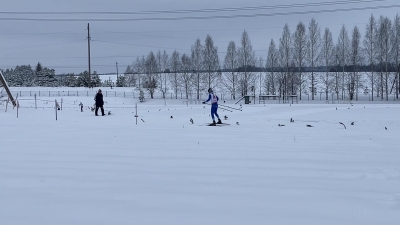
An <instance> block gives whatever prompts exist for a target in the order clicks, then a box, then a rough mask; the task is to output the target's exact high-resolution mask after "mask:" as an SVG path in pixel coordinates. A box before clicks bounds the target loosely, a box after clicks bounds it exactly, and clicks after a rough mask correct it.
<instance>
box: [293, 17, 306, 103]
mask: <svg viewBox="0 0 400 225" xmlns="http://www.w3.org/2000/svg"><path fill="white" fill-rule="evenodd" d="M293 57H294V61H295V64H296V67H297V73H298V76H299V79H298V80H299V82H300V83H299V89H300V90H299V99H300V100H301V94H302V84H303V76H302V74H303V67H304V66H305V60H306V57H307V34H306V26H305V25H304V24H303V22H299V23H298V24H297V28H296V31H295V33H294V37H293Z"/></svg>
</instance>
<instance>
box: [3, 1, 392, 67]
mask: <svg viewBox="0 0 400 225" xmlns="http://www.w3.org/2000/svg"><path fill="white" fill-rule="evenodd" d="M370 1H371V2H369V3H352V4H349V3H348V2H349V0H341V2H346V4H343V5H330V6H314V7H302V8H296V7H294V5H293V4H303V3H322V2H334V0H322V1H321V0H303V1H296V0H280V1H276V0H272V1H266V0H246V1H244V0H202V1H189V0H168V1H166V0H165V1H163V0H143V1H132V0H114V1H110V0H68V1H66V0H62V1H61V0H36V1H31V0H1V3H0V12H1V14H0V52H1V54H0V68H1V69H4V70H5V69H7V68H15V66H17V65H28V64H29V65H31V66H33V67H34V66H35V65H36V64H37V62H40V63H42V65H43V66H45V67H49V68H53V69H55V70H56V74H60V73H67V72H75V73H79V72H82V71H84V70H87V68H88V58H87V56H88V50H87V40H86V37H87V29H86V28H87V23H90V29H91V32H90V34H91V38H92V41H91V64H92V71H97V72H98V73H110V72H111V73H112V72H116V62H118V65H119V72H120V73H123V72H124V71H125V69H126V67H127V66H128V65H129V64H132V62H133V61H134V60H135V59H136V57H137V56H142V55H145V56H147V54H148V53H149V52H150V51H153V52H154V53H156V52H157V51H158V50H161V51H163V50H166V51H167V52H168V54H170V55H171V53H172V52H173V51H174V50H177V51H178V52H179V53H181V54H183V53H187V54H188V53H190V48H191V46H192V45H193V43H194V42H195V41H196V39H197V38H200V40H201V41H202V43H204V39H205V37H206V36H207V34H210V35H211V37H212V38H213V40H214V43H215V45H216V46H217V47H218V51H219V52H220V53H219V55H220V60H221V62H222V61H223V58H224V56H225V53H224V52H225V51H226V48H227V46H228V43H229V42H230V41H235V43H236V45H237V46H239V45H240V38H241V35H242V33H243V30H246V31H247V32H248V34H249V37H250V40H251V42H252V45H253V49H254V50H255V52H256V55H257V56H259V57H260V56H261V57H263V59H264V60H265V59H266V58H267V50H268V45H269V43H270V41H271V39H274V41H275V43H276V44H278V42H279V38H280V36H281V34H282V29H283V26H284V25H285V23H287V24H288V25H289V27H290V30H291V32H292V33H293V32H294V30H295V27H296V25H297V24H298V22H299V21H302V22H303V23H305V24H306V25H308V23H309V22H310V20H311V19H312V18H315V19H316V20H317V22H318V23H319V25H320V26H321V31H323V29H325V27H329V28H330V30H331V31H332V33H333V37H334V41H335V42H336V40H337V36H338V33H339V29H340V28H341V26H342V25H343V24H345V25H346V27H347V29H348V31H349V35H350V34H351V30H352V29H353V28H354V26H356V25H357V26H358V27H359V29H360V31H361V32H362V34H364V27H365V25H366V23H367V22H368V18H369V17H370V15H371V13H373V14H374V16H375V17H376V18H378V17H379V16H381V15H383V16H387V17H389V18H390V19H392V20H393V18H394V17H395V16H396V14H397V13H398V12H400V7H391V8H380V9H376V8H375V9H365V10H360V11H348V12H339V11H337V12H331V13H328V12H324V13H306V14H300V15H299V14H291V15H284V16H257V17H249V18H240V17H238V15H255V14H271V13H285V12H286V13H287V12H310V11H320V10H335V9H344V8H347V9H354V8H364V7H375V6H384V5H386V6H394V5H398V6H400V3H399V1H396V0H386V1H373V0H370ZM277 5H290V7H289V8H283V9H276V8H275V9H262V10H261V9H257V10H238V11H231V12H221V11H219V12H213V13H204V12H198V10H200V9H221V8H241V7H261V6H277ZM188 9H190V10H195V11H194V12H190V13H176V10H188ZM160 10H162V11H166V10H174V11H175V13H169V14H165V13H164V14H160V13H156V14H142V15H123V14H122V15H121V14H107V13H109V12H143V11H160ZM196 10H197V12H196ZM4 12H17V13H11V14H8V13H4ZM21 12H106V13H103V14H90V15H85V14H76V13H73V14H67V15H65V14H51V15H43V14H42V15H40V14H39V15H38V14H21ZM226 15H228V16H235V17H236V18H229V19H187V20H183V19H179V20H150V21H149V20H139V21H137V20H136V21H134V20H129V19H144V18H153V19H154V18H160V17H162V18H182V17H208V16H226ZM10 18H13V19H10ZM19 19H29V20H19ZM31 19H50V21H34V20H31ZM59 19H61V20H64V21H54V20H59ZM68 19H76V20H79V21H67V20H68ZM94 19H128V20H124V21H98V20H97V21H96V20H94Z"/></svg>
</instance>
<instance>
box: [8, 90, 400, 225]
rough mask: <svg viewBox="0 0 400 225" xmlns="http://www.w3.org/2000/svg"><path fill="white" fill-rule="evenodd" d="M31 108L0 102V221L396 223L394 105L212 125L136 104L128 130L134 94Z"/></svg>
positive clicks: (196, 110)
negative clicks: (99, 110)
mask: <svg viewBox="0 0 400 225" xmlns="http://www.w3.org/2000/svg"><path fill="white" fill-rule="evenodd" d="M42 99H44V100H48V101H49V102H43V101H41V102H40V103H39V107H38V109H35V108H34V101H32V100H31V101H29V100H25V101H21V103H20V104H21V106H22V108H20V110H19V118H18V119H17V118H16V110H15V109H14V110H13V109H12V108H8V111H7V112H4V110H5V107H4V105H0V119H1V127H2V129H1V131H0V137H1V138H2V142H1V147H0V149H1V150H0V181H1V182H0V220H1V221H2V222H1V224H34V225H35V224H38V225H39V224H40V225H42V224H82V225H83V224H85V225H86V224H283V225H287V224H316V225H317V224H318V225H319V224H349V225H350V224H363V225H364V224H371V225H372V224H374V225H375V224H393V225H395V224H396V225H397V224H399V223H400V213H399V212H400V211H399V210H400V193H399V190H400V150H399V149H400V147H398V141H397V139H398V137H399V134H400V121H399V120H398V114H399V111H400V107H399V106H398V105H396V104H390V105H383V104H379V105H374V104H368V103H365V104H364V103H354V104H353V106H351V105H339V104H337V105H336V104H292V105H289V104H255V105H243V111H235V110H234V111H233V112H228V111H223V110H219V115H220V117H221V119H222V120H223V122H227V123H230V124H231V125H230V126H221V127H218V128H214V127H208V126H198V125H200V124H205V123H209V122H211V118H210V116H209V114H210V112H209V111H210V108H209V106H205V107H204V105H189V106H186V105H183V103H182V101H181V100H170V99H168V100H167V101H166V102H164V100H150V99H148V100H147V101H146V102H144V103H138V115H139V117H138V122H137V123H138V124H137V125H136V121H135V119H136V118H135V117H134V115H135V108H134V106H135V104H136V103H137V101H136V99H128V98H114V97H113V98H105V101H106V102H107V103H106V105H105V109H106V112H107V111H108V110H110V111H111V112H112V115H110V116H104V117H101V116H99V117H95V116H94V115H93V114H94V113H93V112H91V111H90V110H89V109H88V108H87V106H91V105H92V103H93V98H92V97H63V101H64V104H63V106H64V108H63V110H62V111H61V110H60V111H58V120H57V121H56V120H55V110H54V109H52V108H50V107H51V106H53V105H54V102H51V101H54V98H42ZM79 102H83V103H84V106H85V107H84V108H85V111H84V112H80V109H79V106H78V104H79ZM232 102H233V101H232ZM226 105H229V106H232V107H238V105H233V104H232V103H231V102H229V101H228V103H226ZM364 107H365V108H364ZM336 108H337V110H336ZM224 115H227V116H228V120H224V119H223V117H224ZM171 116H173V118H170V117H171ZM190 118H192V119H193V121H194V124H191V122H190V121H189V120H190ZM290 118H293V119H294V121H295V122H294V123H290ZM141 119H143V120H144V121H145V122H142V121H141ZM236 122H239V125H236ZM339 122H343V123H344V124H345V125H346V128H347V129H344V127H343V125H341V124H339ZM351 122H355V125H350V123H351ZM278 124H284V125H285V126H278ZM307 124H311V125H313V126H314V127H306V125H307ZM384 127H387V128H388V130H385V129H384Z"/></svg>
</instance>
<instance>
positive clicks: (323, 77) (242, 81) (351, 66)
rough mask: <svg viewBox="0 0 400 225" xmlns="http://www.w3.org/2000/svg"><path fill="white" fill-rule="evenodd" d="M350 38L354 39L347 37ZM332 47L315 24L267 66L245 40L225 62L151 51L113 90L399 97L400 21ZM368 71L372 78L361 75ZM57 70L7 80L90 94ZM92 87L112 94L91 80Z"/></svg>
mask: <svg viewBox="0 0 400 225" xmlns="http://www.w3.org/2000/svg"><path fill="white" fill-rule="evenodd" d="M349 33H350V35H349ZM336 40H337V41H336V43H334V38H333V36H332V32H331V31H330V30H329V28H325V29H324V30H323V31H322V30H321V27H320V26H319V25H318V23H317V21H316V20H315V19H312V20H311V21H310V22H309V23H308V24H307V25H306V24H304V23H303V22H299V23H298V24H297V26H296V29H295V31H294V33H292V32H291V31H290V29H289V26H288V25H287V24H286V25H285V26H284V28H283V33H282V36H281V38H280V39H279V41H278V42H277V43H276V42H275V41H274V40H273V39H272V40H271V41H270V44H269V48H268V54H267V55H266V57H267V59H266V60H265V61H264V60H263V58H262V57H256V55H255V52H254V50H253V46H252V44H251V41H250V37H249V35H248V33H247V32H246V31H244V32H243V34H242V37H241V40H240V44H239V45H236V43H235V42H234V41H230V42H229V44H228V46H227V49H226V54H225V57H224V59H223V60H220V58H219V55H218V48H217V47H216V46H215V45H214V42H213V40H212V37H211V36H210V35H207V37H206V39H205V41H204V43H202V42H201V41H200V39H197V40H196V41H195V42H194V44H193V45H192V46H191V52H190V53H189V54H186V53H183V54H180V53H179V52H178V51H176V50H175V51H173V52H172V54H171V55H169V54H168V53H167V52H166V51H160V50H159V51H157V52H156V53H154V52H153V51H151V52H150V53H149V54H148V55H147V56H142V57H138V58H136V60H135V61H134V62H133V63H132V65H130V66H128V67H127V68H126V71H125V73H124V75H121V76H119V77H118V79H117V81H116V86H120V87H123V86H128V87H129V86H135V87H138V88H140V89H141V88H144V89H147V91H148V92H149V94H150V97H151V98H153V96H154V92H155V91H156V90H157V89H158V90H159V91H161V92H162V93H163V96H164V97H165V95H166V94H167V92H172V93H174V95H175V97H178V93H181V92H183V93H185V97H187V98H189V95H191V94H193V93H194V97H195V98H197V99H199V98H200V93H201V92H202V91H204V90H206V89H208V88H209V87H211V88H217V89H220V90H224V91H225V92H229V93H230V95H231V97H232V98H233V99H236V98H237V97H238V96H243V95H248V94H249V93H251V94H255V92H256V89H257V90H258V91H259V92H260V94H261V93H264V94H273V95H277V94H279V95H283V96H287V95H293V94H296V95H299V97H300V99H301V97H302V94H304V93H311V96H312V99H314V96H315V94H316V92H317V89H318V90H319V91H321V90H323V91H324V92H325V95H326V99H328V94H329V93H334V94H335V95H336V97H337V98H338V99H339V98H342V99H345V98H349V99H351V100H352V99H358V93H359V91H360V90H365V89H369V90H370V91H371V92H372V100H373V97H374V96H377V97H380V98H381V99H386V100H388V98H389V94H390V93H394V92H395V93H396V97H397V98H398V94H399V89H400V79H399V78H400V77H399V72H400V61H399V58H400V17H399V15H396V17H395V18H394V20H393V21H392V20H391V19H389V18H388V17H384V16H381V17H379V19H375V17H374V16H373V15H371V16H370V18H369V21H368V23H367V25H366V27H365V35H364V37H362V35H361V32H360V30H359V28H358V27H357V26H355V27H354V28H353V29H352V30H351V31H350V32H349V31H348V30H347V28H346V27H345V26H344V25H343V26H342V28H341V30H340V33H339V36H338V37H337V39H336ZM365 71H368V73H363V72H365ZM54 73H55V72H54V70H52V69H48V68H46V67H42V66H41V65H40V64H38V65H37V66H36V69H35V70H33V69H31V67H30V66H19V67H16V68H15V69H14V70H6V71H5V72H4V75H5V77H6V79H7V81H8V82H9V83H10V85H11V86H33V85H37V86H70V87H74V86H88V82H89V79H88V78H89V76H88V73H87V72H83V73H80V74H78V75H75V74H66V75H64V76H55V75H54ZM91 80H92V85H91V86H94V87H95V86H111V85H112V81H110V80H106V81H104V82H101V80H100V78H99V76H98V75H97V74H96V73H94V74H92V77H91Z"/></svg>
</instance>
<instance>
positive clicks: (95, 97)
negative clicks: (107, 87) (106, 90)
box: [94, 93, 104, 107]
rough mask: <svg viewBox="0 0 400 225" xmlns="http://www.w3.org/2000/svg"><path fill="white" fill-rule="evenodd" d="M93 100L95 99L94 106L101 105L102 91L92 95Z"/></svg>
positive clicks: (102, 103)
mask: <svg viewBox="0 0 400 225" xmlns="http://www.w3.org/2000/svg"><path fill="white" fill-rule="evenodd" d="M94 100H95V101H96V107H102V106H103V105H104V101H103V94H102V93H97V94H96V96H94Z"/></svg>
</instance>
